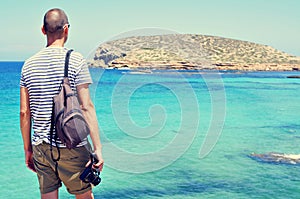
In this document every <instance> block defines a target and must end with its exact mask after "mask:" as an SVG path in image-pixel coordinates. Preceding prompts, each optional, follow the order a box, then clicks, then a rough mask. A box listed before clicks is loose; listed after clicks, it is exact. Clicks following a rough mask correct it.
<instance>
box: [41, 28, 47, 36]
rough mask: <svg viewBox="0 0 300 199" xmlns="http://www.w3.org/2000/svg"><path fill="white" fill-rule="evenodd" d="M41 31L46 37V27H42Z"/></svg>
mask: <svg viewBox="0 0 300 199" xmlns="http://www.w3.org/2000/svg"><path fill="white" fill-rule="evenodd" d="M41 30H42V33H43V34H44V35H46V30H45V27H44V26H42V28H41Z"/></svg>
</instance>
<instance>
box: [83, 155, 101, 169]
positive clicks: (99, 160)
mask: <svg viewBox="0 0 300 199" xmlns="http://www.w3.org/2000/svg"><path fill="white" fill-rule="evenodd" d="M94 155H95V158H97V160H98V162H97V163H94V164H93V168H94V169H97V170H99V171H102V169H103V164H104V160H103V158H102V153H101V151H94ZM90 164H91V160H89V161H88V163H87V164H86V165H85V167H87V166H89V165H90Z"/></svg>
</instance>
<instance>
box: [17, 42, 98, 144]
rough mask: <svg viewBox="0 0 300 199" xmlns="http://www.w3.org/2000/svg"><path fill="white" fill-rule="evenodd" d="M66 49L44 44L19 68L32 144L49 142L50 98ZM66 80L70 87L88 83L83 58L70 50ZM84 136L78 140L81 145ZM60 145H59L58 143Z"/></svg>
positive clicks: (59, 80) (58, 81)
mask: <svg viewBox="0 0 300 199" xmlns="http://www.w3.org/2000/svg"><path fill="white" fill-rule="evenodd" d="M67 51H68V49H67V48H63V47H48V48H45V49H42V50H41V51H40V52H38V53H37V54H36V55H34V56H32V57H31V58H29V59H28V60H27V61H26V62H25V63H24V66H23V68H22V74H21V80H20V86H21V87H26V88H27V89H28V92H29V100H30V111H31V117H32V119H33V131H34V133H33V137H32V144H33V145H38V144H40V143H42V142H43V141H45V142H47V143H50V126H51V114H52V102H53V101H52V100H53V97H54V96H55V95H57V94H58V93H59V90H60V86H61V83H62V80H63V77H64V64H65V56H66V53H67ZM68 76H69V81H70V85H71V88H72V90H73V91H75V92H76V86H78V85H80V84H86V83H88V84H90V83H92V79H91V76H90V73H89V70H88V66H87V64H86V61H85V59H84V58H83V57H82V55H81V54H80V53H78V52H72V53H71V57H70V62H69V75H68ZM85 143H86V140H85V141H83V142H82V143H80V144H79V146H82V145H84V144H85ZM60 146H61V147H63V145H61V144H60Z"/></svg>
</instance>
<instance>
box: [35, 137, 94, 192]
mask: <svg viewBox="0 0 300 199" xmlns="http://www.w3.org/2000/svg"><path fill="white" fill-rule="evenodd" d="M86 146H88V147H85V146H82V147H78V148H75V149H71V150H69V149H67V148H59V150H60V159H59V161H58V162H57V163H58V166H57V171H58V176H57V175H56V173H55V162H54V161H53V160H52V158H51V152H50V145H49V144H46V143H42V144H40V145H37V146H33V160H34V166H35V169H36V172H37V176H38V180H39V184H40V192H41V193H42V194H45V193H49V192H52V191H55V190H56V189H58V188H59V187H61V186H62V184H61V182H63V183H64V185H65V186H66V187H67V190H68V192H69V193H71V194H82V193H85V192H87V191H89V190H91V184H90V183H84V182H82V181H81V180H80V179H79V176H80V174H81V173H82V171H83V170H84V169H85V165H86V163H87V162H88V161H89V159H90V152H89V149H90V147H89V146H90V145H86ZM52 149H53V156H54V158H56V157H57V148H56V147H53V148H52Z"/></svg>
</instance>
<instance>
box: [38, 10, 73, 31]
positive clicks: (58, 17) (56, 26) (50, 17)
mask: <svg viewBox="0 0 300 199" xmlns="http://www.w3.org/2000/svg"><path fill="white" fill-rule="evenodd" d="M68 23H69V21H68V17H67V15H66V13H65V12H64V11H63V10H61V9H58V8H55V9H51V10H49V11H48V12H47V13H46V14H45V16H44V29H45V32H46V33H48V34H53V33H55V34H56V33H61V32H62V31H63V29H64V25H66V24H68Z"/></svg>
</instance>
